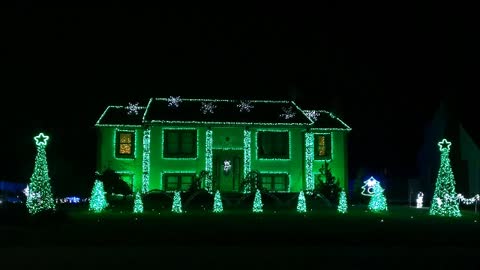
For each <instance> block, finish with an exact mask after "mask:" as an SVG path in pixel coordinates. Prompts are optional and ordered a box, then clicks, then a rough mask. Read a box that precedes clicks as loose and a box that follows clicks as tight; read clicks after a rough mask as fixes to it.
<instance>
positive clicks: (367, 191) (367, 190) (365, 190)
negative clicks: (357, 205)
mask: <svg viewBox="0 0 480 270" xmlns="http://www.w3.org/2000/svg"><path fill="white" fill-rule="evenodd" d="M363 183H364V184H365V185H363V186H362V195H364V196H373V194H374V191H373V188H374V187H375V186H376V185H377V184H380V182H379V181H377V180H376V179H375V178H373V176H371V177H370V178H368V180H366V181H363Z"/></svg>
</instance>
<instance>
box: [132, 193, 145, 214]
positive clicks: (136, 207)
mask: <svg viewBox="0 0 480 270" xmlns="http://www.w3.org/2000/svg"><path fill="white" fill-rule="evenodd" d="M133 213H135V214H137V213H138V214H140V213H143V202H142V195H141V194H140V192H137V193H136V195H135V201H134V203H133Z"/></svg>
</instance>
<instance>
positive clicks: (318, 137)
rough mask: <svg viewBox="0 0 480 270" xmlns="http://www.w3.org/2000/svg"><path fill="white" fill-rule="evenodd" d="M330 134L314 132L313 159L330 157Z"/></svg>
mask: <svg viewBox="0 0 480 270" xmlns="http://www.w3.org/2000/svg"><path fill="white" fill-rule="evenodd" d="M331 138H332V137H331V135H330V134H315V137H314V139H315V140H314V151H315V159H320V160H321V159H331V158H332V139H331Z"/></svg>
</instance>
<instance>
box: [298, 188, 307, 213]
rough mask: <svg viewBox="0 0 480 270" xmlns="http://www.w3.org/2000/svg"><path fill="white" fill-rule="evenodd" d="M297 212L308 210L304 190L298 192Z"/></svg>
mask: <svg viewBox="0 0 480 270" xmlns="http://www.w3.org/2000/svg"><path fill="white" fill-rule="evenodd" d="M297 212H299V213H306V212H307V202H306V200H305V194H304V193H303V190H302V191H300V193H299V194H298V202H297Z"/></svg>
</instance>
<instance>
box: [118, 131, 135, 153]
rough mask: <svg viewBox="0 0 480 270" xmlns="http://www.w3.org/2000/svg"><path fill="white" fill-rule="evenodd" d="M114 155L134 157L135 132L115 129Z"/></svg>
mask: <svg viewBox="0 0 480 270" xmlns="http://www.w3.org/2000/svg"><path fill="white" fill-rule="evenodd" d="M116 136H117V142H116V150H115V155H116V157H118V158H134V157H135V155H134V153H135V132H134V131H117V135H116Z"/></svg>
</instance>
